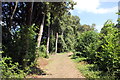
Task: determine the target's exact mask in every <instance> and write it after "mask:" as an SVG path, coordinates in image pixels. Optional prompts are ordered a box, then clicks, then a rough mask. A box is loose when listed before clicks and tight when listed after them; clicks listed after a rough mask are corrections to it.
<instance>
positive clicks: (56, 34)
mask: <svg viewBox="0 0 120 80" xmlns="http://www.w3.org/2000/svg"><path fill="white" fill-rule="evenodd" d="M57 43H58V33H56V44H55V53H57Z"/></svg>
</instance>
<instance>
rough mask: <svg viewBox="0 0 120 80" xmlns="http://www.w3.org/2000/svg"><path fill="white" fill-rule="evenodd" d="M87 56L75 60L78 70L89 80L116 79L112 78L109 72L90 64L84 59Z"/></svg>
mask: <svg viewBox="0 0 120 80" xmlns="http://www.w3.org/2000/svg"><path fill="white" fill-rule="evenodd" d="M84 60H85V58H83V57H82V58H76V59H73V61H74V62H75V63H76V67H77V68H78V70H79V71H80V72H81V73H82V74H83V76H85V77H86V78H87V79H88V80H115V79H111V77H110V76H107V75H108V74H107V73H105V72H102V71H99V70H98V68H97V67H96V66H95V65H94V64H88V63H87V62H86V61H84Z"/></svg>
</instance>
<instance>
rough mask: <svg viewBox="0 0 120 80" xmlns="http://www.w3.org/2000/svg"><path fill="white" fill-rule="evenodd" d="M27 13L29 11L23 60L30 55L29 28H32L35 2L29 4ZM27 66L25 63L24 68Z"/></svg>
mask: <svg viewBox="0 0 120 80" xmlns="http://www.w3.org/2000/svg"><path fill="white" fill-rule="evenodd" d="M26 11H27V16H26V25H27V26H25V30H26V33H25V34H26V35H27V37H26V41H25V42H26V44H25V48H26V49H25V54H24V55H23V59H26V55H27V54H28V51H29V37H28V35H29V30H28V29H29V27H30V26H31V23H32V11H33V2H27V7H26ZM26 66H27V62H26V61H23V67H26Z"/></svg>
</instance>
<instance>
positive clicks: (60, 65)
mask: <svg viewBox="0 0 120 80" xmlns="http://www.w3.org/2000/svg"><path fill="white" fill-rule="evenodd" d="M44 71H45V72H46V73H47V75H43V76H42V77H43V78H84V77H83V76H82V74H81V73H80V72H79V71H78V70H77V69H76V67H75V63H74V62H73V61H72V60H71V59H70V58H69V57H68V54H56V55H52V56H51V57H50V61H49V64H48V65H47V66H46V67H45V68H44Z"/></svg>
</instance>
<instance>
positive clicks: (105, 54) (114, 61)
mask: <svg viewBox="0 0 120 80" xmlns="http://www.w3.org/2000/svg"><path fill="white" fill-rule="evenodd" d="M106 31H107V35H104V34H103V36H102V37H101V42H100V43H101V44H100V46H99V47H98V49H97V50H96V52H97V54H96V55H95V57H96V60H95V63H96V64H97V65H98V66H99V68H100V69H101V70H103V71H108V72H109V74H111V75H114V76H116V75H117V76H119V74H120V71H119V70H120V62H119V61H120V53H119V51H120V46H119V45H120V44H119V37H118V29H117V28H112V27H108V28H106ZM111 31H112V32H111Z"/></svg>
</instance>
